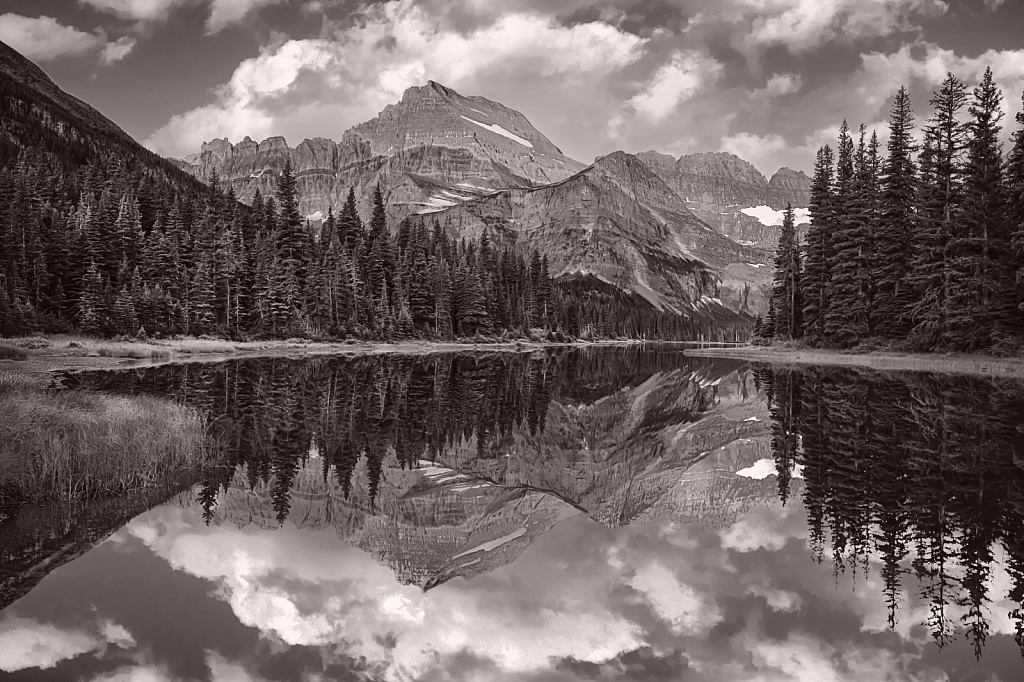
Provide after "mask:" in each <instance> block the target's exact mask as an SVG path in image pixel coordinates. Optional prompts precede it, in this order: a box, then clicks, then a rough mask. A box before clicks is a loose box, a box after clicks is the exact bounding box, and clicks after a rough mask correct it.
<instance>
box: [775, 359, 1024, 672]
mask: <svg viewBox="0 0 1024 682" xmlns="http://www.w3.org/2000/svg"><path fill="white" fill-rule="evenodd" d="M758 380H759V383H760V384H761V386H762V387H763V388H764V390H765V392H766V394H767V396H768V401H769V404H770V406H771V415H772V422H773V423H772V431H773V442H772V449H773V455H774V457H775V460H776V469H777V473H778V477H779V478H778V484H779V494H780V497H782V499H783V500H786V499H787V498H788V496H789V486H790V480H791V477H792V473H793V470H794V467H795V465H797V464H800V465H802V466H803V478H804V484H805V485H804V493H803V501H804V507H805V508H806V510H807V515H808V524H809V527H810V540H811V544H812V547H813V548H814V550H815V553H816V555H817V557H818V560H819V561H820V560H821V559H822V557H823V556H825V554H826V552H827V553H828V554H830V555H831V559H832V561H833V564H834V568H835V571H836V573H837V575H838V574H839V573H841V572H847V571H849V572H850V573H852V574H854V577H856V574H857V573H858V572H859V573H861V575H862V577H865V578H866V577H867V574H868V572H869V566H870V563H871V562H872V560H874V561H880V562H881V565H882V567H881V578H882V585H883V588H882V589H883V594H884V598H885V600H886V602H887V605H888V608H889V623H890V625H891V626H895V623H896V620H897V611H898V609H899V608H900V607H901V606H905V607H907V608H908V610H910V609H911V608H912V607H911V605H908V604H906V603H904V602H903V599H904V597H903V595H904V594H906V593H907V592H910V594H911V596H910V599H911V600H912V601H913V602H914V603H915V604H916V603H919V602H924V603H925V604H926V605H927V607H928V614H929V615H928V618H927V623H926V625H927V627H928V628H929V629H930V631H931V633H932V635H933V637H934V638H935V640H936V642H937V643H938V644H939V645H940V646H944V645H945V644H947V643H949V642H950V641H951V640H953V639H954V638H955V637H956V636H957V635H958V633H964V634H966V637H967V639H968V641H969V642H970V643H971V644H972V645H973V647H974V650H975V653H976V655H980V653H981V650H982V646H983V645H984V643H985V641H986V639H987V638H988V637H989V635H990V633H991V625H990V621H989V619H988V616H989V613H990V611H991V610H992V609H994V608H997V607H995V605H994V604H993V598H992V595H990V594H989V589H990V587H991V584H992V579H993V570H994V569H995V567H996V564H997V563H998V562H1000V559H999V558H998V555H997V551H998V547H999V546H1000V545H1001V546H1002V548H1003V549H1004V550H1005V557H1006V559H1005V561H1004V562H1003V564H1004V566H1005V568H1006V570H1007V571H1008V572H1009V575H1010V579H1011V583H1012V585H1011V588H1010V592H1009V595H1008V598H1009V599H1010V600H1011V601H1012V602H1014V603H1015V605H1016V606H1015V607H1014V608H1012V610H1011V612H1010V613H1009V614H1008V615H1009V617H1010V620H1011V621H1012V622H1013V623H1014V624H1015V637H1016V641H1017V644H1018V645H1020V647H1021V650H1022V653H1024V537H1022V535H1021V532H1020V530H1021V528H1022V527H1024V466H1022V462H1024V440H1022V439H1021V434H1020V427H1019V423H1018V421H1019V419H1018V417H1019V415H1020V414H1024V391H1022V389H1021V386H1020V384H1019V383H1016V382H1012V381H1008V380H1004V381H989V380H985V379H979V378H973V377H952V376H944V375H931V374H901V375H883V374H881V373H878V372H874V371H870V370H859V369H846V368H844V369H837V368H824V367H813V368H809V369H806V370H803V369H802V370H775V371H772V370H770V369H765V370H760V371H759V372H758ZM827 545H830V547H828V548H827ZM908 582H910V583H912V584H916V592H915V591H914V588H913V587H912V586H909V585H906V583H908ZM1002 598H1003V595H1002V594H997V595H995V599H1002Z"/></svg>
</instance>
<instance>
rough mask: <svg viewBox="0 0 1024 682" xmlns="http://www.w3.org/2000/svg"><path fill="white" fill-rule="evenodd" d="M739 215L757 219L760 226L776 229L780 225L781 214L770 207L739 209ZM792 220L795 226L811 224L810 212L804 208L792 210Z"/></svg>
mask: <svg viewBox="0 0 1024 682" xmlns="http://www.w3.org/2000/svg"><path fill="white" fill-rule="evenodd" d="M740 213H742V214H743V215H746V216H750V217H751V218H757V221H758V222H759V223H761V224H762V225H767V226H769V227H777V226H779V225H781V224H782V218H783V212H782V211H776V210H775V209H774V208H771V207H770V206H754V207H752V208H743V209H740ZM793 218H794V219H795V220H796V224H797V225H802V224H803V223H809V222H811V212H810V211H809V210H808V209H806V208H795V209H793Z"/></svg>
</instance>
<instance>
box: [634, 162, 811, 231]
mask: <svg viewBox="0 0 1024 682" xmlns="http://www.w3.org/2000/svg"><path fill="white" fill-rule="evenodd" d="M639 157H640V159H642V160H643V162H644V163H645V164H647V166H648V167H650V169H651V170H652V171H654V172H655V173H657V174H658V176H659V177H661V179H662V180H664V181H665V183H666V184H667V185H668V186H669V187H671V188H672V189H673V190H675V191H676V193H678V194H679V196H680V197H682V198H683V199H684V201H685V202H686V205H687V207H688V208H689V209H690V210H691V211H693V212H694V214H696V215H697V216H698V217H699V218H700V219H701V220H703V221H704V222H706V223H708V224H709V225H711V226H712V227H714V228H715V229H717V230H719V231H720V232H722V234H725V235H728V236H730V237H732V238H733V239H735V240H737V241H739V242H741V243H743V244H750V245H759V246H770V247H774V245H775V244H776V243H777V242H778V238H779V226H780V225H781V224H782V215H781V211H783V210H784V209H785V208H786V205H787V204H792V205H793V208H795V209H806V208H807V207H808V206H810V200H811V180H810V178H809V177H807V175H806V174H805V173H803V172H802V171H795V170H792V169H790V168H782V169H780V170H779V171H778V172H777V173H775V175H773V176H772V177H771V179H770V180H768V179H765V177H764V175H762V174H761V172H760V171H759V170H757V168H755V167H754V166H753V165H752V164H750V163H748V162H746V161H744V160H743V159H741V158H740V157H738V156H736V155H734V154H730V153H728V152H717V153H709V154H689V155H686V156H681V157H679V158H678V159H674V158H672V157H671V156H668V155H666V154H660V153H658V152H655V151H649V152H643V153H642V154H639ZM806 222H807V214H806V211H800V210H797V223H798V224H800V223H806Z"/></svg>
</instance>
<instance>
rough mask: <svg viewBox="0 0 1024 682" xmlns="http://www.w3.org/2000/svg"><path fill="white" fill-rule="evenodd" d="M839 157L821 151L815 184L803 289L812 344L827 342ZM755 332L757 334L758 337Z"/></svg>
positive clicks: (824, 149)
mask: <svg viewBox="0 0 1024 682" xmlns="http://www.w3.org/2000/svg"><path fill="white" fill-rule="evenodd" d="M834 183H835V154H834V152H833V151H832V148H831V147H829V146H828V145H825V146H824V147H822V148H820V149H819V150H818V154H817V157H816V159H815V163H814V178H813V180H812V181H811V205H810V216H811V226H810V228H809V229H808V231H807V238H806V248H805V254H806V255H805V260H804V277H803V280H802V287H803V292H802V296H803V301H804V309H803V318H804V337H805V338H806V339H807V342H808V343H810V344H811V345H821V344H822V343H823V342H824V340H825V317H826V316H827V315H828V309H829V294H830V281H829V280H830V266H831V264H832V260H833V259H832V254H831V246H832V237H833V234H832V233H833V231H834V227H835V226H834V219H833V218H834V215H833V214H834V207H833V200H834V191H835V190H834ZM758 319H759V320H760V318H758ZM758 331H759V330H757V329H755V334H757V335H762V334H758Z"/></svg>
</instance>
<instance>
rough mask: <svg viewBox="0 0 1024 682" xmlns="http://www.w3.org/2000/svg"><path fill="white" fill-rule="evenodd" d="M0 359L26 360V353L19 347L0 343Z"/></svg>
mask: <svg viewBox="0 0 1024 682" xmlns="http://www.w3.org/2000/svg"><path fill="white" fill-rule="evenodd" d="M0 360H28V353H26V352H25V351H24V350H22V349H21V348H17V347H15V346H8V345H6V344H2V343H0Z"/></svg>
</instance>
